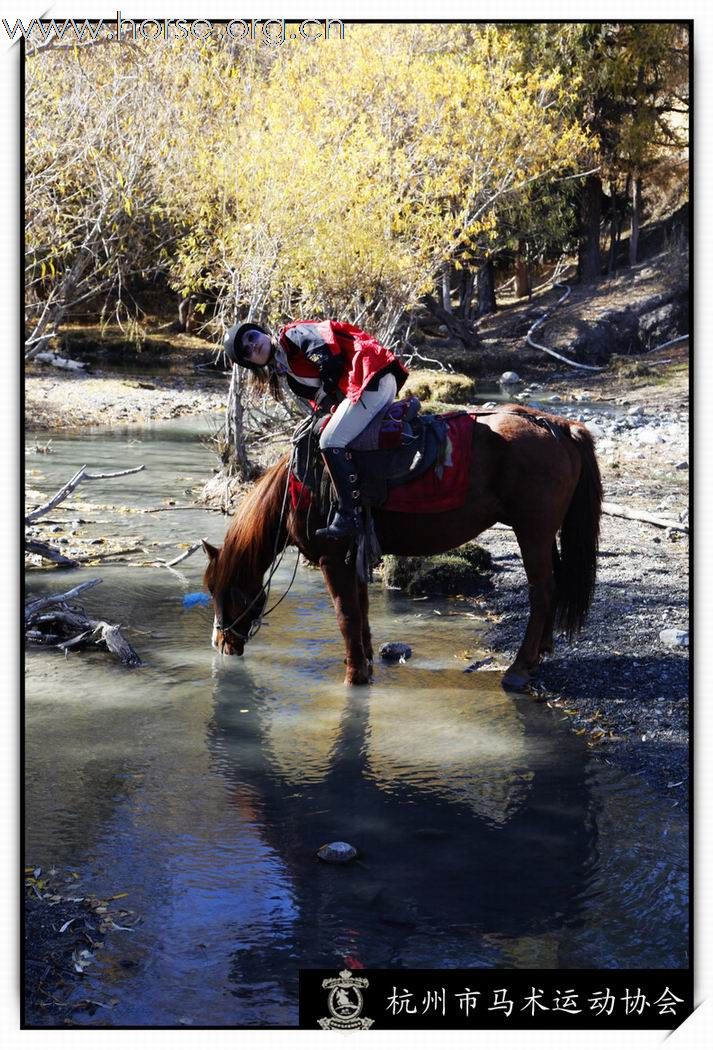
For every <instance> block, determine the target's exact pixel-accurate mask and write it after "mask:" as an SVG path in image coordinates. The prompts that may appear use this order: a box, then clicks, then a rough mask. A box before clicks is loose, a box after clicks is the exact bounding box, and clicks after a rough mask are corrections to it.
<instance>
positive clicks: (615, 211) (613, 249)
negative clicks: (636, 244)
mask: <svg viewBox="0 0 713 1050" xmlns="http://www.w3.org/2000/svg"><path fill="white" fill-rule="evenodd" d="M619 227H620V221H619V207H618V195H617V185H616V182H612V183H611V218H610V222H609V266H608V270H609V273H614V270H615V269H616V256H617V249H618V247H619Z"/></svg>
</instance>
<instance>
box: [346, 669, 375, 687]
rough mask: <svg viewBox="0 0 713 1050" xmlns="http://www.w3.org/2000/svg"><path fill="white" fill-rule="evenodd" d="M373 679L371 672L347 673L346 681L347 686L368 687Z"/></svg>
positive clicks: (354, 671)
mask: <svg viewBox="0 0 713 1050" xmlns="http://www.w3.org/2000/svg"><path fill="white" fill-rule="evenodd" d="M370 679H371V675H370V674H369V671H368V670H366V671H356V670H352V671H347V676H346V678H345V679H344V684H345V685H368V684H369V681H370Z"/></svg>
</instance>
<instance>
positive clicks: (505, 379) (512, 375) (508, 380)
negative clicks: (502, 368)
mask: <svg viewBox="0 0 713 1050" xmlns="http://www.w3.org/2000/svg"><path fill="white" fill-rule="evenodd" d="M500 382H501V383H502V384H503V385H504V386H512V385H513V384H514V383H521V382H522V380H521V379H520V376H519V375H518V374H517V372H503V374H502V375H501V376H500Z"/></svg>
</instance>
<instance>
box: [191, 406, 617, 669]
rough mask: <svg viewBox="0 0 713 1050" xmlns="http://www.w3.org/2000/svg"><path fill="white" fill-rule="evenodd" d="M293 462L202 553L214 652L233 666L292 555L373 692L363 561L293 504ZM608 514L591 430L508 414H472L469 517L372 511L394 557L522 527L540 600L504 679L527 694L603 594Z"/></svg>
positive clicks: (533, 591)
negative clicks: (305, 564)
mask: <svg viewBox="0 0 713 1050" xmlns="http://www.w3.org/2000/svg"><path fill="white" fill-rule="evenodd" d="M287 463H288V457H287V456H284V457H283V458H282V459H280V460H279V461H278V462H277V463H276V464H275V465H274V466H273V467H271V468H270V469H269V470H268V471H267V473H266V474H265V475H264V476H263V477H262V478H261V479H260V480H259V482H258V483H257V484H256V486H255V488H254V489H253V490H252V492H251V493H250V495H249V496H248V498H247V499H246V500H245V501H244V503H243V504H242V505H241V507H240V509H239V512H238V513H237V514H236V516H235V518H234V519H233V521H232V522H231V524H230V527H229V529H228V532H227V534H226V537H225V542H224V544H223V546H222V547H220V548H215V547H212V546H211V545H210V544H209V543H204V547H205V550H206V553H207V554H208V558H209V563H208V567H207V569H206V573H205V584H206V586H207V588H208V590H209V591H210V592H211V594H212V596H213V605H214V611H215V620H214V627H213V646H214V648H216V649H217V650H218V651H219V652H222V653H225V654H226V655H233V654H237V655H240V654H242V652H243V649H244V646H245V643H246V642H247V640H248V639H249V637H250V636H251V634H252V633H254V631H255V629H256V628H257V627H258V626H259V623H260V616H261V613H262V612H263V609H264V606H265V600H266V592H265V588H264V586H263V583H262V581H263V578H264V576H265V574H266V572H267V570H268V569H269V567H270V566H271V564H272V563H273V561H274V558H275V554H276V552H279V551H281V550H282V548H283V547H284V546H285V545H286V544H294V545H296V546H297V547H298V548H299V550H300V551H301V552H302V554H303V555H304V556H305V557H306V558H307V559H308V560H309V561H311V562H315V563H317V564H318V565H319V566H320V568H321V570H322V573H323V574H324V578H325V580H326V583H327V587H328V588H329V592H330V594H331V596H332V601H333V602H334V608H335V611H336V614H337V621H338V623H339V627H340V629H341V632H342V634H343V636H344V642H345V645H346V661H345V662H346V668H347V670H346V678H345V684H347V685H365V684H367V683H368V681H369V677H370V673H371V667H372V660H373V651H372V645H371V634H370V630H369V617H368V594H367V586H366V584H365V583H363V582H361V581H360V580H359V578H358V576H357V573H356V568H355V559H354V558H351V559H347V560H346V561H345V555H346V553H347V549H348V541H344V542H335V541H334V540H317V539H316V538H315V536H314V532H315V530H316V529H317V528H319V527H320V525H321V524H323V520H322V519H321V517H320V515H319V513H317V512H316V510H315V509H314V508H313V509H312V512H311V516H308V513H307V509H306V508H304V509H302V508H300V505H299V503H298V506H297V508H296V509H293V508H292V506H291V505H290V501H289V496H288V494H287V493H286V491H285V489H286V485H287V478H288V473H287ZM601 504H602V486H601V479H600V476H599V467H598V465H597V460H596V457H595V454H594V447H593V443H592V438H591V435H590V434H589V432H588V431H587V429H586V427H585V426H584V425H583V424H581V423H576V422H572V421H570V420H568V419H564V418H562V417H558V416H552V415H549V414H544V413H538V412H535V411H534V410H532V409H528V408H524V407H522V406H517V405H503V406H502V407H501V408H498V409H494V410H480V411H478V412H477V413H475V414H473V415H472V457H471V469H470V478H469V484H468V492H467V497H466V500H465V503H464V505H463V506H462V507H460V508H459V509H458V510H451V511H447V512H444V513H434V514H428V513H422V514H404V513H396V512H394V511H387V510H374V512H373V517H374V526H375V528H376V533H377V536H378V539H379V543H380V545H381V549H382V551H383V552H384V553H385V554H402V555H430V554H441V553H443V552H444V551H448V550H452V549H453V548H454V547H459V546H460V545H461V544H463V543H465V542H466V541H467V540H470V539H472V538H473V537H474V536H477V535H478V534H479V533H481V532H483V530H484V529H487V528H489V527H490V526H491V525H494V524H495V523H496V522H502V523H504V524H506V525H511V526H512V528H513V530H514V532H515V536H516V538H517V541H518V544H519V545H520V551H521V553H522V560H523V562H524V565H525V572H526V573H527V580H528V584H529V597H530V617H529V619H528V622H527V628H526V630H525V636H524V638H523V641H522V644H521V646H520V649H519V650H518V653H517V655H516V657H515V660H514V662H513V664H512V665H511V666H510V667H509V668H508V670H507V671H506V673H505V676H504V678H503V685H505V686H506V687H509V688H514V689H518V688H522V687H524V686H525V685H526V684H527V681H528V679H529V675H530V672H531V671H532V670H533V668H535V667H536V665H537V664H538V662H539V660H540V658H541V656H542V654H543V653H545V652H551V651H552V632H553V627H554V625H555V622H556V623H557V624H558V625H559V626H561V627H563V628H564V630H565V632H566V633H567V636H568V637H571V636H572V635H573V634H574V633H575V632H576V631H578V630H579V629H580V628H581V627H582V625H583V623H584V620H585V617H586V614H587V610H588V608H589V604H590V602H591V598H592V592H593V590H594V582H595V576H596V563H597V545H598V540H599V520H600V515H601ZM558 532H559V534H560V550H558V548H557V542H556V536H557V533H558ZM347 562H348V563H347Z"/></svg>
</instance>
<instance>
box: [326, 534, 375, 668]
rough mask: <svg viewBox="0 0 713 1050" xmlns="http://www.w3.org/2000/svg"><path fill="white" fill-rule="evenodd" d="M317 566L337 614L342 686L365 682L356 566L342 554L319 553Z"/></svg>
mask: <svg viewBox="0 0 713 1050" xmlns="http://www.w3.org/2000/svg"><path fill="white" fill-rule="evenodd" d="M319 567H320V568H321V570H322V574H323V575H324V579H325V580H326V583H327V587H328V588H329V593H330V594H331V596H332V601H333V603H334V611H335V612H336V614H337V623H338V624H339V629H340V631H341V632H342V636H343V637H344V645H345V647H346V652H347V656H346V665H347V672H346V676H345V678H344V684H345V685H368V683H369V664H368V663H367V656H366V652H365V649H364V635H363V617H362V603H361V600H360V594H359V586H358V580H357V574H356V567H355V565H354V563H353V561H352V564H351V565H349V566H347V565H345V564H344V555H343V554H342V555H341V557H340V556H339V555H336V556H327V555H325V556H323V557H321V558H320V559H319Z"/></svg>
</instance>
